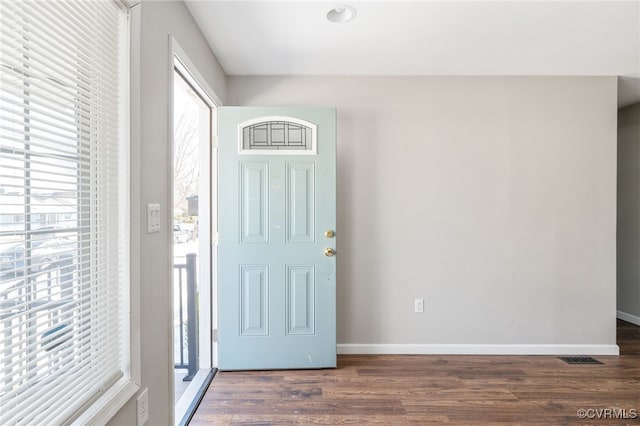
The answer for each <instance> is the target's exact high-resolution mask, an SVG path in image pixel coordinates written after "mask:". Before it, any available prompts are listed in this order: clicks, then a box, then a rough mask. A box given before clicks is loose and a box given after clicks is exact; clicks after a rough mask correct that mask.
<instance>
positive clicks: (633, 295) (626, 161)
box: [618, 104, 640, 325]
mask: <svg viewBox="0 0 640 426" xmlns="http://www.w3.org/2000/svg"><path fill="white" fill-rule="evenodd" d="M618 311H619V315H620V317H621V318H622V319H625V320H627V321H633V322H635V323H636V324H638V325H640V104H635V105H631V106H628V107H626V108H622V109H620V110H619V111H618ZM625 314H626V315H625ZM629 315H630V316H631V317H629ZM634 317H635V318H634Z"/></svg>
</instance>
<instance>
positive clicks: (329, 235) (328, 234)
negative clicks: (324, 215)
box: [324, 229, 336, 238]
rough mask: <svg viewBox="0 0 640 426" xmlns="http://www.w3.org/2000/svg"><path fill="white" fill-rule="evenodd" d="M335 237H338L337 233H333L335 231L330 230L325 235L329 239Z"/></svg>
mask: <svg viewBox="0 0 640 426" xmlns="http://www.w3.org/2000/svg"><path fill="white" fill-rule="evenodd" d="M334 235H336V233H335V232H333V230H332V229H329V230H328V231H326V232H325V233H324V236H325V237H327V238H333V236H334Z"/></svg>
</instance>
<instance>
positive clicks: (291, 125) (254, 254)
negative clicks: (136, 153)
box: [218, 107, 337, 370]
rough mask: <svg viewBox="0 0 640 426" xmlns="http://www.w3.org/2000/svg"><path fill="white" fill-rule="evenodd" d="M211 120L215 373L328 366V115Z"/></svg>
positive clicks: (332, 193) (332, 270)
mask: <svg viewBox="0 0 640 426" xmlns="http://www.w3.org/2000/svg"><path fill="white" fill-rule="evenodd" d="M218 120H219V122H218V129H219V157H218V158H219V180H218V182H219V233H220V234H219V238H220V239H219V252H218V253H219V254H218V265H219V267H218V269H219V275H218V301H219V307H218V308H219V310H218V312H219V317H218V319H219V325H218V327H219V345H218V367H219V368H220V369H223V370H251V369H279V368H325V367H335V366H336V256H335V255H333V254H334V253H332V251H331V250H332V249H333V250H335V249H336V239H337V234H336V233H335V228H336V113H335V109H333V108H259V107H221V108H219V109H218Z"/></svg>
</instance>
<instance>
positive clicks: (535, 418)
mask: <svg viewBox="0 0 640 426" xmlns="http://www.w3.org/2000/svg"><path fill="white" fill-rule="evenodd" d="M618 345H619V346H620V353H621V355H620V356H619V357H616V356H594V358H596V359H598V360H599V361H602V362H603V364H602V365H568V364H565V363H564V362H563V361H561V360H560V359H558V358H557V357H555V356H466V355H444V356H443V355H379V356H378V355H376V356H372V355H366V356H365V355H340V356H339V357H338V368H337V369H335V370H291V371H289V370H286V371H258V372H219V373H218V374H217V375H216V377H215V378H214V380H213V382H212V383H211V386H210V387H209V389H208V391H207V393H206V395H205V396H204V398H203V400H202V402H201V404H200V406H199V407H198V410H197V411H196V414H195V415H194V417H193V419H192V421H191V425H213V424H225V425H231V424H233V425H236V424H238V425H239V424H245V425H280V424H283V425H288V424H299V425H315V424H324V425H341V424H382V425H400V424H442V423H451V424H468V425H480V424H496V423H502V424H541V425H554V424H605V425H621V424H640V327H637V326H634V325H632V324H629V323H626V322H623V321H618ZM580 409H585V410H589V409H591V410H592V411H588V412H587V414H589V416H591V417H594V416H595V418H586V419H581V418H579V417H578V410H580ZM603 409H611V412H610V413H608V414H607V412H602V411H601V412H600V416H601V417H602V416H605V417H607V416H608V418H598V417H597V415H598V412H596V411H595V410H603ZM618 410H626V411H625V412H622V411H618ZM634 413H635V414H636V416H635V417H636V418H629V417H634ZM625 415H626V417H628V418H626V419H623V418H613V417H615V416H625Z"/></svg>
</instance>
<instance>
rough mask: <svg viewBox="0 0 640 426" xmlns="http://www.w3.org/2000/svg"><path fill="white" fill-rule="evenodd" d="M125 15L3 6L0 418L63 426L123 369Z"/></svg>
mask: <svg viewBox="0 0 640 426" xmlns="http://www.w3.org/2000/svg"><path fill="white" fill-rule="evenodd" d="M127 27H128V25H127V12H126V10H125V9H124V8H123V7H122V6H121V4H119V3H117V2H115V1H112V0H93V1H56V2H48V1H28V0H27V1H20V2H2V3H1V4H0V73H1V76H0V324H1V326H0V354H1V355H0V356H1V357H2V358H1V360H2V361H1V362H0V389H1V390H0V424H2V425H11V424H60V423H65V422H68V421H69V420H70V419H72V418H73V417H74V416H76V415H77V414H78V413H79V410H81V409H82V407H87V406H88V405H89V404H90V403H91V401H92V400H95V399H96V398H98V397H99V396H100V395H101V394H102V393H104V392H106V391H107V390H108V389H109V387H110V386H111V385H113V384H114V383H115V382H116V381H117V380H118V379H119V378H120V377H121V376H123V375H127V374H128V371H127V362H128V351H127V349H128V347H127V338H128V307H127V306H126V302H127V295H128V276H129V271H128V266H127V262H128V254H129V252H128V241H129V240H128V182H127V174H128V164H127V150H128V147H127V145H126V143H127V142H126V141H127V139H126V137H124V135H126V130H127V129H126V120H125V119H124V117H125V116H126V115H125V114H126V102H127V96H126V84H127V73H128V70H127V67H128V63H127V54H128V48H127V46H128V29H127Z"/></svg>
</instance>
